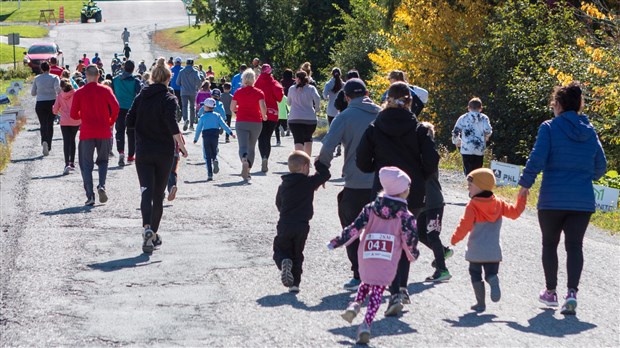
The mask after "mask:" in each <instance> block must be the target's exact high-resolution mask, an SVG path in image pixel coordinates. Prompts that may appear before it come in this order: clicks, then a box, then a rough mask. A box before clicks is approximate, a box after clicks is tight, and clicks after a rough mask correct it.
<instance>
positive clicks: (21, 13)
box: [0, 0, 105, 23]
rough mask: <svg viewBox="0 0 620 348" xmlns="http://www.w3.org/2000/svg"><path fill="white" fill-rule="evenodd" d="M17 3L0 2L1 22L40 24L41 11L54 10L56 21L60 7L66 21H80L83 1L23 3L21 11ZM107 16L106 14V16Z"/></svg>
mask: <svg viewBox="0 0 620 348" xmlns="http://www.w3.org/2000/svg"><path fill="white" fill-rule="evenodd" d="M17 3H18V2H17V1H2V2H0V22H35V23H36V22H38V21H39V16H40V14H41V12H40V10H46V9H48V8H50V6H51V8H52V9H54V10H55V11H54V14H55V15H56V19H58V11H59V8H60V6H64V7H65V19H66V20H76V19H80V10H81V9H82V1H55V0H54V1H49V2H48V1H21V7H20V9H17ZM104 15H105V14H104Z"/></svg>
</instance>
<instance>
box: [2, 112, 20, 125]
mask: <svg viewBox="0 0 620 348" xmlns="http://www.w3.org/2000/svg"><path fill="white" fill-rule="evenodd" d="M3 122H7V123H9V124H10V125H11V127H15V123H17V111H11V112H7V110H4V112H3V113H2V115H0V123H3Z"/></svg>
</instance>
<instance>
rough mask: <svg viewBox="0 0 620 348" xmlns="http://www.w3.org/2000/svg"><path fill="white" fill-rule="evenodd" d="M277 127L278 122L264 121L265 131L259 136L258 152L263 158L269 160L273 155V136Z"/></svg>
mask: <svg viewBox="0 0 620 348" xmlns="http://www.w3.org/2000/svg"><path fill="white" fill-rule="evenodd" d="M277 125H278V122H277V121H263V130H262V131H261V132H260V135H259V136H258V151H259V152H260V157H261V158H269V156H270V155H271V135H272V134H273V130H274V129H276V126H277Z"/></svg>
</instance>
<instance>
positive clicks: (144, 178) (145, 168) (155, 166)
mask: <svg viewBox="0 0 620 348" xmlns="http://www.w3.org/2000/svg"><path fill="white" fill-rule="evenodd" d="M173 159H174V156H173V155H170V156H163V155H161V154H140V156H137V157H136V171H137V172H138V180H139V181H140V189H141V191H142V201H141V202H140V210H141V212H142V225H143V226H146V225H150V226H151V229H152V230H153V232H157V230H158V229H159V223H160V221H161V215H162V213H163V210H164V207H163V200H164V190H166V184H167V183H168V178H169V176H170V171H171V170H172V161H173Z"/></svg>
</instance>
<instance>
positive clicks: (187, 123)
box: [183, 121, 189, 132]
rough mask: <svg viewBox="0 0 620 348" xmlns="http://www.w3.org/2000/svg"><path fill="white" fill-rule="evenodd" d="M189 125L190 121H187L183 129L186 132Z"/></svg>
mask: <svg viewBox="0 0 620 348" xmlns="http://www.w3.org/2000/svg"><path fill="white" fill-rule="evenodd" d="M187 127H189V122H187V121H185V123H184V124H183V131H184V132H185V131H186V130H187Z"/></svg>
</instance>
